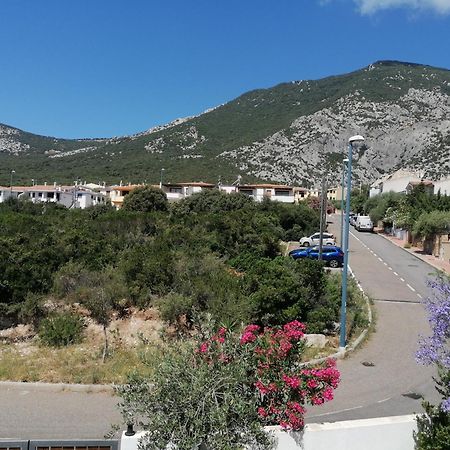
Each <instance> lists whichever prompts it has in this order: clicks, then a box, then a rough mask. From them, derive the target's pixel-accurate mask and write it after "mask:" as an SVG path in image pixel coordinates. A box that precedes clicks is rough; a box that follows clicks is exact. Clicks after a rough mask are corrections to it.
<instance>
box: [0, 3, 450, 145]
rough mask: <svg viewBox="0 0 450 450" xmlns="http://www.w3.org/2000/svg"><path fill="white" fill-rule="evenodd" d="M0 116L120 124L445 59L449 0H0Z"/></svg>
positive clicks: (60, 125)
mask: <svg viewBox="0 0 450 450" xmlns="http://www.w3.org/2000/svg"><path fill="white" fill-rule="evenodd" d="M0 55H1V56H0V57H1V60H0V61H1V62H0V122H2V123H6V124H8V125H12V126H15V127H18V128H21V129H24V130H26V131H31V132H33V133H38V134H43V135H51V136H56V137H109V136H119V135H125V134H131V133H135V132H139V131H143V130H146V129H148V128H150V127H152V126H155V125H158V124H164V123H167V122H169V121H171V120H173V119H175V118H177V117H185V116H189V115H194V114H198V113H201V112H202V111H204V110H205V109H207V108H210V107H213V106H217V105H219V104H221V103H224V102H227V101H229V100H232V99H233V98H235V97H237V96H239V95H240V94H242V93H244V92H247V91H249V90H252V89H256V88H264V87H269V86H273V85H276V84H278V83H281V82H285V81H291V80H301V79H317V78H322V77H325V76H328V75H337V74H341V73H346V72H350V71H353V70H356V69H359V68H361V67H364V66H366V65H368V64H370V63H372V62H375V61H377V60H380V59H396V60H401V61H408V62H416V63H423V64H429V65H432V66H438V67H444V68H447V69H450V0H226V1H225V0H0Z"/></svg>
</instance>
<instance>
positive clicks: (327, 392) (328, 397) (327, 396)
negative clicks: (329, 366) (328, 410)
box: [322, 388, 334, 402]
mask: <svg viewBox="0 0 450 450" xmlns="http://www.w3.org/2000/svg"><path fill="white" fill-rule="evenodd" d="M322 395H323V398H324V400H325V401H326V402H329V401H330V400H333V398H334V392H333V389H332V388H326V389H325V390H324V391H323V393H322Z"/></svg>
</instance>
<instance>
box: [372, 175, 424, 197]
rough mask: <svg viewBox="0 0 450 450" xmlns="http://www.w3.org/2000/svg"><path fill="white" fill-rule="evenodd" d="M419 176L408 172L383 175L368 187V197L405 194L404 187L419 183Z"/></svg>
mask: <svg viewBox="0 0 450 450" xmlns="http://www.w3.org/2000/svg"><path fill="white" fill-rule="evenodd" d="M421 178H422V177H420V176H419V174H417V173H416V172H410V171H408V170H402V169H401V170H397V171H396V172H394V173H392V174H389V175H384V176H382V177H381V178H378V180H376V181H374V182H373V183H372V184H371V186H370V191H369V196H370V197H374V196H375V195H378V194H385V193H386V192H397V193H406V187H407V186H408V184H409V183H410V182H418V181H421Z"/></svg>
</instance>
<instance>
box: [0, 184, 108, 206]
mask: <svg viewBox="0 0 450 450" xmlns="http://www.w3.org/2000/svg"><path fill="white" fill-rule="evenodd" d="M9 197H12V198H17V199H19V200H20V199H23V200H29V201H31V202H32V203H58V204H59V205H62V206H65V207H66V208H82V209H83V208H87V207H89V206H94V205H98V204H104V203H105V202H106V196H105V195H104V194H101V193H98V192H94V191H91V190H90V189H86V188H84V187H81V186H58V185H56V183H54V184H53V185H47V184H43V185H34V186H13V187H12V188H3V187H1V188H0V203H1V202H3V201H5V200H6V199H7V198H9Z"/></svg>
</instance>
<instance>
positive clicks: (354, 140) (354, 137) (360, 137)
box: [348, 134, 364, 144]
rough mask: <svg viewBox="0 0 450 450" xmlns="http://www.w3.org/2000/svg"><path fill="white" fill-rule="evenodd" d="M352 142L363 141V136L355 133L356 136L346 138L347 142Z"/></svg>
mask: <svg viewBox="0 0 450 450" xmlns="http://www.w3.org/2000/svg"><path fill="white" fill-rule="evenodd" d="M354 142H364V138H363V137H362V136H360V135H359V134H357V135H356V136H352V137H351V138H350V139H349V140H348V143H349V144H353V143H354Z"/></svg>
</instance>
